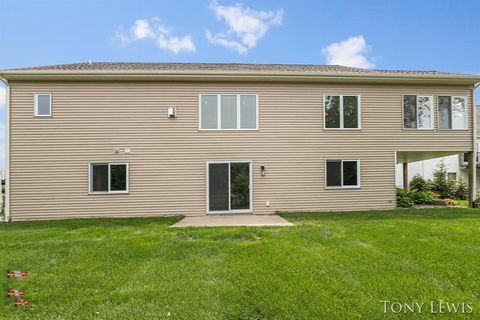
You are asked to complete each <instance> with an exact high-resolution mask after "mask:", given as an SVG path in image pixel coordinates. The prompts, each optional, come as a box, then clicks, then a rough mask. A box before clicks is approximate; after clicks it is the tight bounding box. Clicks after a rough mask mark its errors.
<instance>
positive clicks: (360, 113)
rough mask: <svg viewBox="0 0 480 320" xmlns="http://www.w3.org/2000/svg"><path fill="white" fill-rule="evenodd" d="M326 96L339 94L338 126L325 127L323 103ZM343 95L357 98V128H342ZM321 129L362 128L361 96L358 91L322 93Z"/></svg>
mask: <svg viewBox="0 0 480 320" xmlns="http://www.w3.org/2000/svg"><path fill="white" fill-rule="evenodd" d="M328 96H339V97H340V128H327V119H326V116H325V114H326V112H325V107H326V105H325V103H326V101H327V100H326V97H328ZM344 96H354V97H357V99H358V111H357V123H358V127H357V128H344V127H343V125H344V118H343V117H344V114H343V97H344ZM322 113H323V130H362V96H361V95H360V94H358V93H325V94H323V111H322Z"/></svg>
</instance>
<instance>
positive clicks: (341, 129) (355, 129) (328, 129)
mask: <svg viewBox="0 0 480 320" xmlns="http://www.w3.org/2000/svg"><path fill="white" fill-rule="evenodd" d="M323 130H324V131H361V130H362V128H323Z"/></svg>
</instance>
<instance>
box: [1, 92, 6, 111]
mask: <svg viewBox="0 0 480 320" xmlns="http://www.w3.org/2000/svg"><path fill="white" fill-rule="evenodd" d="M6 90H7V89H5V87H0V109H3V108H5V104H6V103H7V101H6V99H7V93H6V92H7V91H6Z"/></svg>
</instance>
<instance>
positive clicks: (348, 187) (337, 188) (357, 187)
mask: <svg viewBox="0 0 480 320" xmlns="http://www.w3.org/2000/svg"><path fill="white" fill-rule="evenodd" d="M339 189H361V186H345V187H325V190H339Z"/></svg>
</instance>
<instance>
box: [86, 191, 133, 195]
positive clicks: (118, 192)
mask: <svg viewBox="0 0 480 320" xmlns="http://www.w3.org/2000/svg"><path fill="white" fill-rule="evenodd" d="M128 193H129V191H110V192H109V191H98V192H97V191H96V192H89V193H88V194H89V195H110V194H128Z"/></svg>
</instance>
